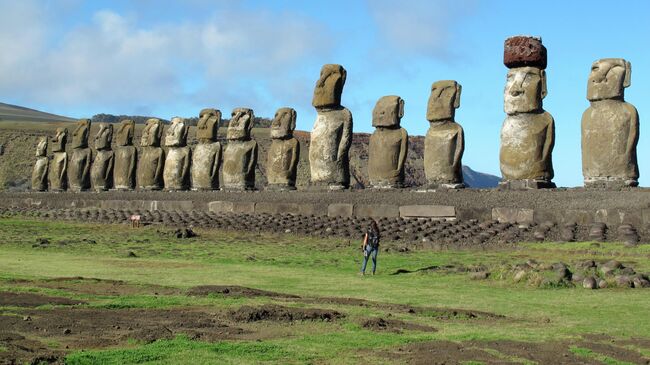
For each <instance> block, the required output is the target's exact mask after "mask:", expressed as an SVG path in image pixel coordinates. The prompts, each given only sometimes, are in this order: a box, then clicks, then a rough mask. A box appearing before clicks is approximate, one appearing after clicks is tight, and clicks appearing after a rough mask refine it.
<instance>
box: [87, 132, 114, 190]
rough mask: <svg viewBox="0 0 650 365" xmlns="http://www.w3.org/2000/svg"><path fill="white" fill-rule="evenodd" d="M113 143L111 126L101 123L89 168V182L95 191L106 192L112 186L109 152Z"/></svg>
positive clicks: (110, 154) (111, 161)
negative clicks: (93, 156) (94, 152)
mask: <svg viewBox="0 0 650 365" xmlns="http://www.w3.org/2000/svg"><path fill="white" fill-rule="evenodd" d="M111 142H113V125H112V124H108V123H101V124H100V125H99V131H98V132H97V135H96V136H95V149H96V150H97V154H96V155H95V159H94V160H93V164H92V166H91V167H90V182H91V183H92V187H93V189H94V190H95V191H97V192H99V191H106V190H108V189H110V188H112V186H113V160H114V154H113V150H111Z"/></svg>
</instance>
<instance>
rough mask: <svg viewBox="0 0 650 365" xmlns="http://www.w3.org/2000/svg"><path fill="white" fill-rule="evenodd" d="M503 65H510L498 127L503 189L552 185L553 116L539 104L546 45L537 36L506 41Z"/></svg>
mask: <svg viewBox="0 0 650 365" xmlns="http://www.w3.org/2000/svg"><path fill="white" fill-rule="evenodd" d="M504 49H505V51H504V64H505V65H506V66H507V67H508V68H510V70H509V71H508V78H507V82H506V87H505V90H504V110H505V112H506V114H507V117H506V119H505V121H504V122H503V127H502V128H501V149H500V152H499V159H500V162H501V174H502V175H503V181H502V182H501V183H500V184H499V186H500V187H502V188H506V189H531V188H533V189H537V188H554V187H555V184H553V183H552V182H551V180H552V179H553V162H552V152H553V147H554V145H555V124H554V121H553V117H552V116H551V115H550V114H549V113H548V112H546V111H544V109H543V107H542V99H543V98H544V97H545V96H546V73H545V72H544V68H545V67H546V48H545V47H544V46H543V45H542V44H541V39H539V38H534V37H523V36H518V37H512V38H509V39H507V40H506V42H505V47H504Z"/></svg>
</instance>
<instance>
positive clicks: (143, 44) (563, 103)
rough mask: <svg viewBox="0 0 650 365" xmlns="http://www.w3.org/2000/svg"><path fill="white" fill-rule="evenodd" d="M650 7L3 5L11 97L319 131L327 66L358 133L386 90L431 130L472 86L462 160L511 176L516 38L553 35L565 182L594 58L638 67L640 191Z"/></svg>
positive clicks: (552, 107)
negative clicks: (279, 112)
mask: <svg viewBox="0 0 650 365" xmlns="http://www.w3.org/2000/svg"><path fill="white" fill-rule="evenodd" d="M649 10H650V2H648V1H642V0H636V1H635V0H631V1H624V2H611V1H601V0H595V1H549V2H540V1H506V0H503V1H477V0H475V1H472V0H466V1H463V0H455V1H453V0H449V1H410V0H402V1H399V2H397V1H386V0H367V1H364V0H356V1H355V0H348V1H331V0H330V1H297V0H296V1H289V0H286V1H203V0H189V1H187V0H186V1H164V0H162V1H155V0H139V1H137V0H136V1H80V0H60V1H32V0H22V1H11V0H0V24H2V25H1V26H2V28H3V29H2V32H0V49H2V50H3V51H2V54H0V101H2V102H6V103H12V104H18V105H23V106H28V107H33V108H37V109H41V110H44V111H49V112H53V113H58V114H63V115H68V116H71V117H86V116H92V115H94V114H97V113H102V112H105V113H113V114H146V115H155V116H160V117H164V118H166V119H170V118H171V117H172V116H176V115H178V116H194V115H197V114H198V111H199V110H200V109H202V108H204V107H216V108H218V109H220V110H221V111H222V112H223V113H224V114H227V113H229V112H230V111H231V110H232V109H233V108H235V107H239V106H246V107H251V108H253V109H254V110H255V113H256V115H258V116H267V117H271V116H273V114H274V112H275V110H276V109H277V108H279V107H283V106H291V107H294V108H295V109H296V110H297V111H298V129H302V130H310V129H311V127H312V125H313V121H314V119H315V116H316V113H315V111H314V109H313V108H312V107H311V96H312V90H313V86H314V83H315V82H316V80H317V79H318V74H319V71H320V67H321V65H322V64H325V63H339V64H342V65H343V66H344V67H345V68H346V69H347V70H348V78H347V82H346V85H345V90H344V92H343V104H344V105H345V106H347V107H348V108H349V109H350V110H351V111H352V114H353V117H354V130H355V132H372V127H371V113H372V108H373V107H374V104H375V102H376V101H377V99H379V98H380V97H381V96H384V95H400V96H401V97H402V98H404V99H405V101H406V106H405V115H404V118H403V120H402V126H403V127H404V128H406V129H407V130H408V132H409V134H411V135H423V134H425V133H426V130H427V128H428V122H427V121H426V119H425V113H426V102H427V98H428V96H429V89H430V86H431V83H432V82H434V81H436V80H442V79H454V80H457V81H458V82H459V83H460V84H462V86H463V94H462V97H461V107H460V109H459V110H458V111H457V113H456V120H457V121H458V122H459V123H461V124H462V125H463V127H464V129H465V135H466V150H465V156H464V159H463V162H464V163H465V164H466V165H469V166H471V167H472V168H474V169H476V170H479V171H484V172H488V173H492V174H495V175H500V172H499V158H498V151H499V130H500V128H501V124H502V122H503V119H504V113H503V87H504V84H505V77H506V72H507V69H506V67H505V66H503V63H502V61H503V59H502V58H503V41H504V40H505V38H507V37H508V36H511V35H517V34H531V35H539V36H541V37H542V38H543V42H544V44H545V45H546V47H547V49H548V68H547V75H548V91H549V94H548V96H547V97H546V99H545V100H544V107H545V109H546V110H547V111H548V112H550V113H551V114H552V115H553V116H554V118H555V122H556V145H555V150H554V154H553V157H554V158H553V160H554V165H555V179H554V181H555V182H556V183H557V184H558V185H560V186H577V185H581V184H582V174H581V162H580V118H581V115H582V112H583V111H584V110H585V109H586V108H587V107H588V105H589V104H588V102H587V100H586V98H585V96H586V83H587V77H588V75H589V70H590V66H591V63H592V62H593V61H594V60H596V59H599V58H607V57H620V58H625V59H627V60H629V61H630V62H631V63H632V86H631V87H630V88H628V89H627V90H626V100H627V101H628V102H630V103H632V104H633V105H635V106H636V108H637V109H638V111H639V115H640V120H641V137H640V141H639V148H638V156H639V165H640V171H641V184H642V185H645V186H647V185H650V179H648V178H647V177H646V172H648V174H650V143H649V142H650V135H649V134H645V133H644V132H645V128H644V126H643V124H644V121H645V116H646V115H647V113H650V106H649V104H648V101H649V100H650V52H648V51H647V44H648V41H647V38H648V35H650V22H649V21H648V20H647V16H648V14H650V12H649Z"/></svg>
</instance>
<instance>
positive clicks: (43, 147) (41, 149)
mask: <svg viewBox="0 0 650 365" xmlns="http://www.w3.org/2000/svg"><path fill="white" fill-rule="evenodd" d="M43 156H47V137H41V138H40V139H39V140H38V144H37V145H36V157H43Z"/></svg>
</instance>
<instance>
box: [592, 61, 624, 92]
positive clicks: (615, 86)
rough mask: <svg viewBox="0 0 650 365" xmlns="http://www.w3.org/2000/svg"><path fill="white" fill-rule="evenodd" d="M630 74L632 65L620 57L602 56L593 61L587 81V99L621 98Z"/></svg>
mask: <svg viewBox="0 0 650 365" xmlns="http://www.w3.org/2000/svg"><path fill="white" fill-rule="evenodd" d="M631 76H632V65H631V64H630V63H629V62H628V61H626V60H624V59H622V58H603V59H600V60H598V61H596V62H594V63H593V64H592V65H591V73H590V74H589V81H588V83H587V100H589V101H596V100H603V99H620V100H623V97H624V90H625V88H626V87H628V86H630V78H631Z"/></svg>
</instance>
